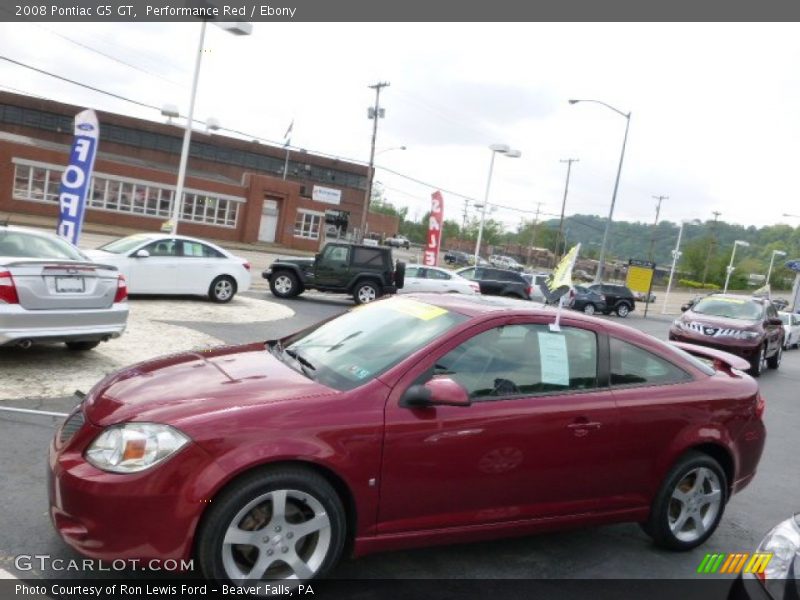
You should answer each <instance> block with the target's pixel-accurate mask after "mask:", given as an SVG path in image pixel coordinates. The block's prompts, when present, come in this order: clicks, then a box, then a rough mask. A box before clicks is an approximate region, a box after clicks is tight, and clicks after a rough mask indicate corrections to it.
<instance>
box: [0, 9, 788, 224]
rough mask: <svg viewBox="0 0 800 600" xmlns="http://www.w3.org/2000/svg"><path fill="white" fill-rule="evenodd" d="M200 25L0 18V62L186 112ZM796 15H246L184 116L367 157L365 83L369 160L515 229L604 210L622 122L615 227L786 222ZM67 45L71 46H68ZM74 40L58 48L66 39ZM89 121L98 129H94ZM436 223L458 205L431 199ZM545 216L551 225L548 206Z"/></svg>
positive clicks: (418, 210)
mask: <svg viewBox="0 0 800 600" xmlns="http://www.w3.org/2000/svg"><path fill="white" fill-rule="evenodd" d="M199 32H200V25H199V23H186V24H144V23H135V24H134V23H128V24H101V23H93V24H89V23H87V24H66V23H64V24H43V25H37V24H30V23H23V24H20V23H15V24H9V23H0V55H2V56H6V57H9V58H12V59H15V60H18V61H21V62H25V63H28V64H31V65H33V66H36V67H38V68H41V69H45V70H49V71H53V72H57V73H59V74H61V75H63V76H65V77H69V78H72V79H76V80H78V81H81V82H85V83H87V84H90V85H94V86H96V87H99V88H102V89H105V90H108V91H112V92H115V93H118V94H121V95H123V96H127V97H130V98H133V99H136V100H140V101H142V102H146V103H148V104H153V105H156V106H161V105H163V104H165V103H172V104H176V105H178V107H179V108H180V110H181V112H182V113H183V114H185V113H186V112H188V104H189V91H190V82H191V75H192V68H193V64H194V56H195V50H196V47H197V41H198V36H199ZM798 33H799V31H798V26H797V25H796V24H688V25H683V24H641V23H633V24H549V23H545V24H525V23H523V24H417V23H412V24H402V23H392V24H383V23H371V24H369V23H368V24H339V23H334V24H321V23H320V24H314V23H289V24H278V23H255V24H254V27H253V35H252V36H250V37H235V36H232V35H229V34H227V33H226V32H224V31H222V30H220V29H218V28H216V27H213V26H210V27H209V28H208V34H207V36H206V44H205V52H204V54H203V64H202V68H201V74H200V85H199V90H198V99H197V106H196V113H195V116H196V117H197V118H199V119H205V118H206V117H209V116H213V117H215V118H217V119H218V120H219V121H220V122H221V124H222V125H223V126H225V127H230V128H233V129H238V130H242V131H246V132H248V133H252V134H253V135H254V136H259V137H262V138H266V139H270V140H282V139H283V134H284V132H285V130H286V128H287V126H288V124H289V123H290V122H291V121H292V120H293V119H294V122H295V124H294V134H293V137H292V145H293V146H299V147H302V148H307V149H308V150H309V151H322V152H326V153H329V154H334V155H339V156H342V157H348V158H355V159H359V160H363V161H367V160H368V158H369V144H370V135H371V123H372V122H371V121H370V120H368V119H367V113H366V111H367V107H368V106H369V105H371V104H372V103H373V101H374V92H373V90H371V89H369V88H368V87H367V86H368V85H370V84H372V83H375V82H376V81H388V82H390V83H391V86H390V87H388V88H385V89H384V91H383V93H382V95H381V100H382V102H381V104H382V106H383V107H385V109H386V118H385V119H383V120H381V121H380V126H379V132H378V144H377V147H378V151H379V152H380V150H382V149H387V148H392V147H395V146H400V145H405V146H407V148H408V149H407V150H405V151H400V150H391V151H386V152H383V153H379V155H378V156H377V157H376V164H377V165H378V166H379V167H380V166H385V167H387V168H390V169H392V170H394V171H397V172H399V173H402V174H404V175H408V176H410V177H413V178H415V179H419V180H421V181H424V182H427V183H431V184H433V185H434V186H436V187H438V188H442V189H445V190H451V191H453V192H458V193H460V194H464V195H467V196H471V197H474V198H477V199H482V198H483V195H484V192H485V186H486V177H487V173H488V169H489V159H490V151H489V149H488V146H489V144H492V143H507V144H509V145H510V146H512V147H514V148H518V149H519V150H521V152H522V157H521V158H518V159H510V158H504V157H498V159H497V160H496V161H495V169H494V176H493V178H492V187H491V192H490V202H493V203H496V204H501V205H505V206H511V207H515V208H517V209H520V210H524V211H531V212H530V213H523V212H517V211H509V210H505V209H503V210H498V211H497V212H496V213H495V215H494V216H495V217H496V218H498V219H500V220H502V221H503V222H505V223H506V224H507V225H508V226H510V227H514V226H515V224H517V223H518V222H519V221H520V219H522V218H525V219H530V218H532V217H533V212H532V211H535V210H536V207H537V203H541V205H540V208H541V211H542V213H544V214H543V215H542V217H543V218H548V217H549V215H552V214H557V213H559V212H560V209H561V200H562V196H563V193H564V181H565V175H566V165H565V164H562V163H561V162H560V160H561V159H566V158H578V159H580V162H578V163H575V164H574V165H573V169H572V178H571V181H570V189H569V197H568V199H567V210H566V212H567V214H571V213H576V212H578V213H584V214H585V213H590V214H598V215H603V216H605V215H607V214H608V210H609V206H610V202H611V194H612V190H613V186H614V177H615V175H616V169H617V164H618V161H619V153H620V148H621V145H622V138H623V133H624V129H625V119H624V118H623V117H622V116H620V115H618V114H616V113H614V112H612V111H611V110H608V109H607V108H605V107H603V106H601V105H598V104H589V103H585V104H576V105H569V104H568V102H567V100H568V99H569V98H587V99H598V100H602V101H604V102H607V103H608V104H611V105H613V106H615V107H616V108H618V109H619V110H621V111H623V112H628V111H631V112H632V118H631V127H630V134H629V138H628V148H627V151H626V155H625V164H624V166H623V170H622V178H621V181H620V187H619V193H618V196H617V207H616V210H615V215H614V217H615V219H626V220H633V221H636V220H638V221H646V222H651V221H652V220H653V218H654V217H655V203H656V201H655V200H654V199H653V198H652V196H653V195H666V196H669V199H668V200H665V201H664V203H663V206H662V211H661V218H662V219H667V220H670V221H673V222H677V221H680V220H682V219H702V220H705V219H709V218H712V216H711V213H712V211H715V210H718V211H721V212H722V216H721V217H720V218H721V219H723V220H726V221H729V222H736V223H741V224H745V225H750V224H754V225H758V226H760V225H766V224H774V223H779V222H786V223H789V224H791V225H793V226H797V225H800V218H798V219H792V218H785V217H782V216H781V215H782V213H794V214H800V201H798V198H799V197H800V189H798V184H797V173H798V168H797V165H798V163H800V35H798ZM67 38H69V39H67ZM70 40H72V41H70ZM0 87H2V88H4V89H13V91H21V92H24V93H29V94H33V95H39V96H43V97H46V98H52V99H55V100H59V101H64V102H70V103H74V104H78V105H85V106H87V107H92V108H97V109H102V110H108V111H114V112H120V113H124V114H130V115H134V116H138V117H144V118H148V119H152V120H160V119H161V117H160V115H159V114H158V113H157V112H156V111H154V110H149V109H143V108H140V107H137V106H135V105H133V104H129V103H126V102H122V101H118V100H114V99H112V98H109V97H106V96H102V95H98V94H97V93H95V92H91V91H89V90H84V89H82V88H80V87H77V86H74V85H70V84H67V83H62V82H59V81H57V80H54V79H52V78H49V77H46V76H44V75H40V74H37V73H33V72H31V71H27V70H25V69H22V68H20V67H18V66H15V65H11V64H9V63H7V62H5V61H0ZM101 127H102V123H101ZM376 180H378V181H380V182H382V183H383V184H384V186H385V190H386V196H387V198H388V199H389V200H390V201H392V202H393V203H395V204H398V205H401V206H409V207H410V209H411V210H410V213H411V215H414V214H419V215H421V214H422V213H423V212H425V211H426V210H427V209H428V207H429V205H430V194H431V192H432V191H433V190H434V189H436V188H431V187H428V186H424V185H419V184H417V183H414V182H413V181H410V180H408V179H406V178H403V177H400V176H398V175H393V174H391V173H388V172H387V171H385V170H382V169H380V168H379V169H378V171H377V174H376ZM444 198H445V217H446V218H449V219H455V220H457V221H460V220H461V214H462V210H463V199H462V198H460V197H458V196H455V195H452V194H448V193H446V192H445V193H444ZM548 213H549V214H548Z"/></svg>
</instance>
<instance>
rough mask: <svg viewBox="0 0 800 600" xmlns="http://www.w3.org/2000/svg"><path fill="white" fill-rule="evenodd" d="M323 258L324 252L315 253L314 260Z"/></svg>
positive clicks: (317, 260)
mask: <svg viewBox="0 0 800 600" xmlns="http://www.w3.org/2000/svg"><path fill="white" fill-rule="evenodd" d="M321 259H322V252H317V253H316V254H315V255H314V262H319V261H320V260H321Z"/></svg>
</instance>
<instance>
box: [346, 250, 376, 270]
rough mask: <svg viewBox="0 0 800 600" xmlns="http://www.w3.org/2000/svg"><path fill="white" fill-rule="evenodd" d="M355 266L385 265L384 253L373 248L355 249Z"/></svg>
mask: <svg viewBox="0 0 800 600" xmlns="http://www.w3.org/2000/svg"><path fill="white" fill-rule="evenodd" d="M353 264H354V265H358V266H363V267H380V266H381V265H382V264H383V252H382V251H381V250H373V249H372V248H355V250H354V252H353Z"/></svg>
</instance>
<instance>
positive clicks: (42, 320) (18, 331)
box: [0, 302, 129, 346]
mask: <svg viewBox="0 0 800 600" xmlns="http://www.w3.org/2000/svg"><path fill="white" fill-rule="evenodd" d="M128 312H129V309H128V303H127V302H117V303H115V304H112V305H111V307H109V308H98V309H86V310H78V309H69V310H27V309H25V308H23V307H22V306H20V305H19V304H0V346H3V345H6V344H14V343H16V342H18V341H20V340H25V339H30V340H33V341H34V342H66V341H99V340H106V339H110V338H115V337H119V336H120V335H122V332H123V331H125V326H126V325H127V322H128Z"/></svg>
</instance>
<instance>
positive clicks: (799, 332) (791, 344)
mask: <svg viewBox="0 0 800 600" xmlns="http://www.w3.org/2000/svg"><path fill="white" fill-rule="evenodd" d="M778 315H779V316H780V318H781V321H783V333H784V336H783V349H784V350H788V349H789V348H797V347H798V346H800V315H798V314H796V313H789V312H783V311H780V312H779V313H778Z"/></svg>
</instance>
